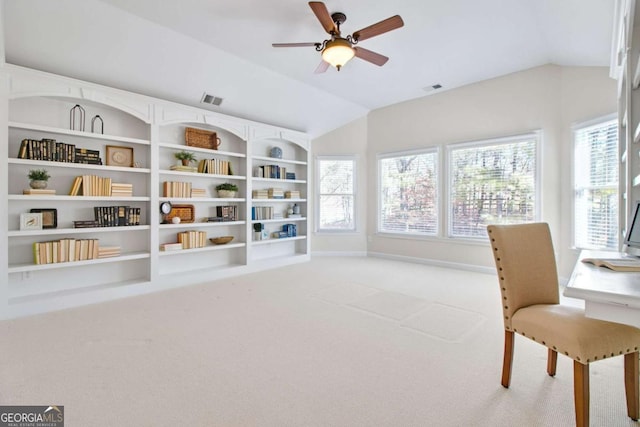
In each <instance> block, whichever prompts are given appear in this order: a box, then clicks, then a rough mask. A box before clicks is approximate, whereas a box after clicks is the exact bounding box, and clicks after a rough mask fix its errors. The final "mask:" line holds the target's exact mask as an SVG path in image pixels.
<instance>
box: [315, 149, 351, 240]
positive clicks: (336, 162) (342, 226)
mask: <svg viewBox="0 0 640 427" xmlns="http://www.w3.org/2000/svg"><path fill="white" fill-rule="evenodd" d="M316 166H317V168H316V170H317V171H318V175H317V183H318V184H317V192H316V194H317V195H318V201H317V203H316V206H318V210H317V218H318V220H317V230H318V231H354V230H355V229H356V220H355V173H356V161H355V158H354V157H353V156H350V157H318V159H317V163H316Z"/></svg>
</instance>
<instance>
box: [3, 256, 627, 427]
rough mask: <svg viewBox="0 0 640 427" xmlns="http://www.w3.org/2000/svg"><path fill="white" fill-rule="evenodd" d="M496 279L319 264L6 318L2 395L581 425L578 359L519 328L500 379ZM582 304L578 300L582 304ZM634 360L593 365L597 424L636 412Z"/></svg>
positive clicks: (72, 414)
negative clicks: (554, 355)
mask: <svg viewBox="0 0 640 427" xmlns="http://www.w3.org/2000/svg"><path fill="white" fill-rule="evenodd" d="M499 298H500V297H499V293H498V285H497V280H496V277H495V276H494V275H489V274H481V273H472V272H468V271H458V270H451V269H445V268H438V267H432V266H427V265H420V264H410V263H403V262H398V261H390V260H383V259H376V258H339V257H327V258H324V257H314V258H313V259H312V261H311V262H309V263H304V264H297V265H293V266H289V267H285V268H281V269H277V270H271V271H266V272H262V273H257V274H251V275H246V276H240V277H235V278H231V279H226V280H221V281H214V282H210V283H205V284H202V285H197V286H190V287H185V288H180V289H175V290H171V291H166V292H159V293H155V294H151V295H146V296H141V297H134V298H127V299H122V300H118V301H114V302H109V303H104V304H96V305H92V306H87V307H81V308H77V309H71V310H65V311H61V312H55V313H49V314H45V315H39V316H32V317H28V318H22V319H16V320H10V321H4V322H0V404H2V405H7V404H20V405H50V404H57V405H64V407H65V415H66V424H65V425H66V426H68V427H75V426H82V427H85V426H491V427H495V426H571V425H574V423H575V419H574V412H573V371H572V363H571V361H570V360H569V359H568V358H566V357H563V356H560V357H559V358H558V374H557V376H556V377H555V378H551V377H549V376H548V375H547V374H546V371H545V369H546V355H547V352H546V349H545V348H543V347H542V346H540V345H538V344H535V343H533V342H531V341H529V340H527V339H524V338H522V337H520V336H518V337H517V339H516V348H515V360H514V368H513V376H512V382H511V388H510V389H504V388H503V387H502V386H501V385H500V371H501V364H502V350H503V325H502V319H501V311H500V300H499ZM573 303H574V304H575V303H576V302H575V301H573ZM622 362H623V359H622V358H620V357H618V358H614V359H610V360H604V361H601V362H597V363H594V364H592V365H591V425H592V426H607V427H611V426H637V425H638V424H637V423H634V422H633V421H632V420H630V419H629V418H627V416H626V406H625V397H624V380H623V364H622Z"/></svg>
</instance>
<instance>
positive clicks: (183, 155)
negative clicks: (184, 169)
mask: <svg viewBox="0 0 640 427" xmlns="http://www.w3.org/2000/svg"><path fill="white" fill-rule="evenodd" d="M175 157H176V159H178V160H180V161H181V162H182V166H189V163H191V162H195V161H196V156H195V154H193V153H191V152H189V151H178V152H177V153H176V154H175Z"/></svg>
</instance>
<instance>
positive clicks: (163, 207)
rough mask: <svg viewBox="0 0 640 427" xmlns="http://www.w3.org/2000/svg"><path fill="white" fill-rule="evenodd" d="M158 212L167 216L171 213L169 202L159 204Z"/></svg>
mask: <svg viewBox="0 0 640 427" xmlns="http://www.w3.org/2000/svg"><path fill="white" fill-rule="evenodd" d="M160 212H162V213H163V214H165V215H168V214H169V212H171V203H170V202H162V203H160Z"/></svg>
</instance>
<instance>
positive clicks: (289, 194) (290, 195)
mask: <svg viewBox="0 0 640 427" xmlns="http://www.w3.org/2000/svg"><path fill="white" fill-rule="evenodd" d="M284 198H285V199H299V198H300V191H298V190H291V191H285V192H284Z"/></svg>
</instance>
